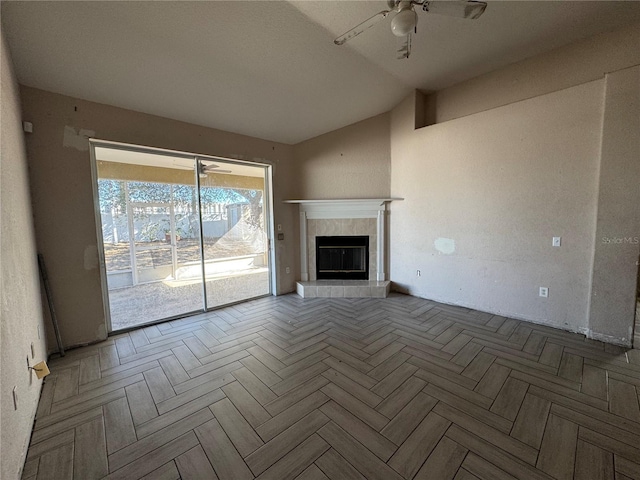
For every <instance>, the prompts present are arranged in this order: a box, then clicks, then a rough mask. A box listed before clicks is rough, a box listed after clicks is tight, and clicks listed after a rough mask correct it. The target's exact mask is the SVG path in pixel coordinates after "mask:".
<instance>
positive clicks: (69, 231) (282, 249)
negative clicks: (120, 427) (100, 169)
mask: <svg viewBox="0 0 640 480" xmlns="http://www.w3.org/2000/svg"><path fill="white" fill-rule="evenodd" d="M21 93H22V103H23V110H24V118H25V119H27V120H29V121H31V122H33V124H34V133H33V134H31V135H30V136H29V137H28V138H27V152H28V157H29V166H30V180H31V187H32V196H33V205H34V215H35V230H36V237H37V242H38V248H39V249H40V250H41V251H42V253H43V254H44V255H45V258H46V260H47V264H48V267H49V271H50V272H49V273H50V277H51V285H52V289H53V291H54V296H55V302H56V312H57V314H58V317H59V319H60V330H61V334H62V338H63V340H64V343H65V344H66V345H67V346H70V345H78V344H83V343H86V342H92V341H96V340H99V339H101V338H105V336H106V327H105V319H104V314H103V298H102V291H101V285H100V273H99V268H98V260H97V247H96V245H97V236H96V227H95V220H94V207H93V193H92V186H91V168H90V156H89V144H88V140H87V137H94V138H99V139H102V140H112V141H118V142H125V143H132V144H136V145H148V146H153V147H160V148H167V149H172V150H180V151H186V152H193V153H202V154H209V155H219V156H221V157H227V158H234V159H243V160H248V161H257V162H262V163H268V164H270V165H272V166H273V178H274V216H275V222H276V224H281V225H282V229H283V233H284V234H285V240H283V241H276V246H275V248H276V268H277V269H278V285H277V291H278V293H283V292H289V291H293V290H294V288H295V282H294V280H295V274H294V273H291V274H286V273H285V268H286V267H291V272H296V271H298V268H297V263H298V262H299V260H297V259H298V255H297V249H298V242H297V239H298V235H297V230H296V221H297V209H296V207H295V206H292V205H285V204H282V200H284V199H287V198H291V196H292V189H293V188H294V186H295V185H296V182H295V181H294V177H293V173H292V172H293V168H292V163H293V161H292V158H293V157H292V147H290V146H288V145H283V144H279V143H275V142H268V141H265V140H259V139H255V138H252V137H247V136H243V135H237V134H232V133H228V132H222V131H220V130H214V129H210V128H205V127H199V126H196V125H191V124H187V123H183V122H178V121H175V120H169V119H166V118H161V117H156V116H152V115H147V114H142V113H139V112H134V111H131V110H125V109H122V108H116V107H111V106H107V105H101V104H97V103H93V102H87V101H84V100H79V99H75V98H72V97H67V96H64V95H58V94H53V93H49V92H45V91H42V90H37V89H33V88H29V87H22V91H21Z"/></svg>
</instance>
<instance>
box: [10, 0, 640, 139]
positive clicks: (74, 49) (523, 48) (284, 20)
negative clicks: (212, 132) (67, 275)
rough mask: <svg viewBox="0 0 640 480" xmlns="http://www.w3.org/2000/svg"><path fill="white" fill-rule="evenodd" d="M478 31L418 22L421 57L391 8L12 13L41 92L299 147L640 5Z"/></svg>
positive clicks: (288, 4) (22, 61)
mask: <svg viewBox="0 0 640 480" xmlns="http://www.w3.org/2000/svg"><path fill="white" fill-rule="evenodd" d="M488 4H489V5H488V7H487V10H486V12H485V14H484V15H483V16H482V17H481V18H480V19H478V20H475V21H470V20H463V19H459V18H451V17H444V16H438V15H432V14H427V13H424V12H422V11H418V16H419V22H418V33H417V35H415V36H414V41H413V48H412V54H411V57H410V58H409V59H407V60H397V59H396V50H397V48H398V41H399V40H398V39H396V37H394V36H393V35H392V34H391V32H390V28H389V19H386V20H384V21H382V22H380V23H379V24H377V25H376V26H374V27H373V28H371V29H370V30H367V31H366V32H365V33H363V34H362V35H360V36H358V37H356V38H354V39H352V40H351V41H349V42H348V43H347V44H345V45H343V46H341V47H338V46H336V45H334V43H333V39H334V38H335V37H337V36H338V35H340V34H342V33H344V32H345V31H347V30H348V29H349V28H351V27H353V26H355V25H356V24H358V23H360V22H361V21H363V20H364V19H366V18H368V17H370V16H371V15H373V14H375V13H376V12H378V11H381V10H385V9H386V8H387V5H386V2H385V1H383V0H379V1H345V0H340V1H230V2H222V1H209V2H183V1H176V2H171V1H169V2H161V1H157V2H156V1H142V2H137V1H128V2H111V1H104V2H103V1H88V2H84V1H79V2H3V3H2V28H3V31H4V33H5V35H6V37H7V39H8V42H9V46H10V49H11V52H12V55H13V61H14V63H15V65H16V70H17V75H18V80H19V81H20V82H21V83H23V84H25V85H28V86H33V87H37V88H41V89H44V90H49V91H52V92H57V93H62V94H66V95H71V96H74V97H78V98H82V99H86V100H92V101H96V102H100V103H106V104H110V105H115V106H120V107H124V108H129V109H132V110H137V111H141V112H145V113H151V114H155V115H161V116H164V117H168V118H173V119H177V120H182V121H186V122H191V123H195V124H199V125H204V126H208V127H213V128H218V129H222V130H227V131H231V132H237V133H242V134H246V135H251V136H254V137H258V138H264V139H269V140H273V141H279V142H284V143H289V144H294V143H298V142H300V141H303V140H305V139H308V138H311V137H314V136H317V135H320V134H322V133H325V132H328V131H331V130H334V129H337V128H340V127H343V126H345V125H349V124H351V123H354V122H357V121H359V120H362V119H365V118H368V117H371V116H373V115H376V114H379V113H382V112H385V111H388V110H390V109H391V108H392V107H393V106H394V105H396V104H397V103H398V102H399V101H400V100H402V98H404V97H405V96H406V95H407V94H408V93H409V92H411V91H412V90H413V89H421V90H425V91H434V90H438V89H442V88H444V87H447V86H450V85H453V84H456V83H458V82H461V81H464V80H467V79H469V78H472V77H475V76H477V75H480V74H483V73H486V72H489V71H492V70H495V69H497V68H500V67H502V66H505V65H508V64H510V63H513V62H517V61H519V60H523V59H525V58H528V57H530V56H533V55H536V54H539V53H542V52H544V51H548V50H551V49H553V48H557V47H560V46H562V45H565V44H567V43H570V42H572V41H575V40H578V39H580V38H585V37H588V36H591V35H594V34H597V33H600V32H604V31H607V30H612V29H614V28H617V27H618V26H622V25H625V24H629V23H632V22H636V21H640V2H638V1H620V2H617V1H602V2H600V1H585V2H567V1H537V2H528V1H513V2H510V1H491V0H489V1H488Z"/></svg>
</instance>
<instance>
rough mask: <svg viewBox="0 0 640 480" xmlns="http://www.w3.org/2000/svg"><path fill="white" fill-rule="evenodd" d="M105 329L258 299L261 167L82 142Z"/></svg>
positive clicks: (264, 226)
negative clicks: (89, 160) (86, 147)
mask: <svg viewBox="0 0 640 480" xmlns="http://www.w3.org/2000/svg"><path fill="white" fill-rule="evenodd" d="M92 152H93V157H94V166H95V169H94V170H95V178H96V211H97V212H99V214H98V217H99V219H98V222H97V223H98V227H99V232H100V234H101V240H102V242H101V243H102V256H103V257H102V258H103V259H104V262H103V265H102V266H103V279H104V280H103V281H104V283H105V285H104V287H105V288H104V291H105V295H106V296H107V298H108V307H109V308H108V312H107V314H108V316H109V317H110V324H111V330H112V331H116V330H122V329H126V328H130V327H134V326H138V325H144V324H149V323H154V322H158V321H161V320H164V319H167V318H173V317H179V316H184V315H187V314H190V313H193V312H201V311H205V310H207V309H210V308H214V307H217V306H220V305H225V304H228V303H232V302H238V301H242V300H246V299H249V298H254V297H258V296H261V295H267V294H269V293H270V292H271V286H270V283H271V282H270V268H269V264H270V253H269V249H268V245H269V242H268V234H267V233H268V232H269V231H270V229H269V218H270V217H269V215H268V208H267V206H268V205H269V202H268V201H267V200H268V198H267V194H268V190H267V186H268V177H267V174H268V167H266V166H254V165H247V164H242V163H236V162H229V161H225V160H218V159H215V160H210V159H208V158H207V159H199V158H197V157H196V156H192V155H188V154H174V153H165V152H162V151H156V150H150V149H144V148H138V147H126V146H121V145H112V144H106V143H102V142H92Z"/></svg>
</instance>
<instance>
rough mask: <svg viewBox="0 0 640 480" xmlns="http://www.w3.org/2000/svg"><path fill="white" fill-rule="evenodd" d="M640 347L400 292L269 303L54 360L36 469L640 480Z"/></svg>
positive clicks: (131, 474)
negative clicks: (600, 340)
mask: <svg viewBox="0 0 640 480" xmlns="http://www.w3.org/2000/svg"><path fill="white" fill-rule="evenodd" d="M637 352H638V351H636V350H631V351H628V352H625V351H624V350H622V349H619V348H616V347H611V346H606V345H604V344H601V343H597V342H593V341H588V340H585V339H584V337H582V336H580V335H574V334H569V333H566V332H562V331H559V330H555V329H552V328H547V327H543V326H538V325H533V324H530V323H526V322H519V321H516V320H513V319H508V318H504V317H500V316H495V315H491V314H487V313H481V312H477V311H473V310H468V309H464V308H456V307H451V306H446V305H441V304H437V303H434V302H430V301H427V300H422V299H418V298H413V297H409V296H403V295H392V296H391V297H389V298H387V299H319V298H318V299H301V298H299V297H297V296H295V295H287V296H284V297H268V298H263V299H259V300H256V301H252V302H249V303H245V304H241V305H236V306H233V307H228V308H225V309H222V310H218V311H215V312H211V313H208V314H204V315H200V316H197V317H191V318H187V319H182V320H176V321H172V322H168V323H164V324H160V325H157V326H152V327H148V328H144V329H141V330H137V331H133V332H130V333H127V334H122V335H118V336H115V337H112V338H110V339H109V340H108V341H106V342H103V343H101V344H99V345H94V346H91V347H87V348H82V349H78V350H74V351H71V352H69V353H68V355H67V356H66V357H65V358H63V359H58V360H55V361H52V362H51V371H52V374H51V375H50V376H49V377H48V378H47V379H46V383H45V385H44V389H43V394H42V398H41V400H40V404H39V408H38V413H37V421H36V424H35V430H34V433H33V438H32V442H31V446H30V448H29V453H28V458H27V463H26V465H25V469H24V476H23V478H37V479H48V478H51V479H56V480H61V479H67V478H75V479H82V480H89V479H94V478H103V477H106V478H109V479H138V478H145V479H178V478H182V479H216V478H218V479H221V480H227V479H231V480H243V479H252V478H254V477H257V478H259V479H275V480H283V479H294V478H295V479H304V480H311V479H326V478H330V479H340V480H342V479H363V478H366V479H382V480H393V479H403V478H404V479H411V478H416V479H426V478H431V479H437V480H447V479H456V480H469V479H475V478H480V479H490V480H494V479H503V478H504V479H509V478H522V479H549V478H556V479H570V478H577V479H618V480H626V479H629V478H632V479H640V409H639V406H638V392H637V390H636V389H637V387H639V386H640V356H638V354H637Z"/></svg>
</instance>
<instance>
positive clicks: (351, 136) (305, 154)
mask: <svg viewBox="0 0 640 480" xmlns="http://www.w3.org/2000/svg"><path fill="white" fill-rule="evenodd" d="M389 118H390V116H389V114H388V113H385V114H382V115H378V116H376V117H372V118H369V119H367V120H363V121H361V122H358V123H354V124H353V125H349V126H348V127H344V128H341V129H339V130H335V131H333V132H329V133H326V134H324V135H321V136H319V137H315V138H312V139H311V140H307V141H305V142H302V143H299V144H297V145H296V146H295V147H294V156H295V159H296V163H297V168H298V175H297V182H298V186H297V188H298V196H299V198H304V199H326V198H380V197H387V196H389V183H390V170H389V169H390V150H389V148H390V147H389Z"/></svg>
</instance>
